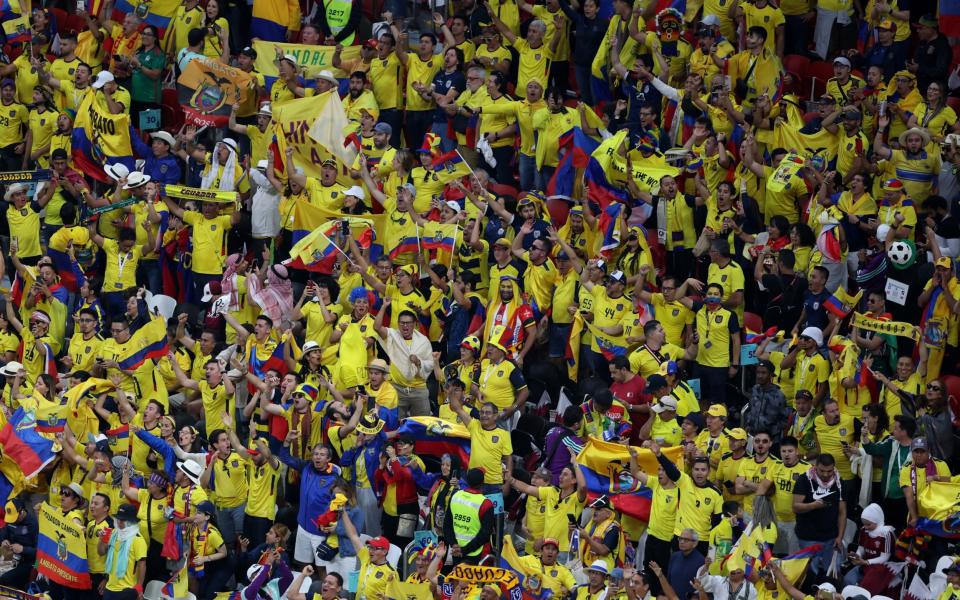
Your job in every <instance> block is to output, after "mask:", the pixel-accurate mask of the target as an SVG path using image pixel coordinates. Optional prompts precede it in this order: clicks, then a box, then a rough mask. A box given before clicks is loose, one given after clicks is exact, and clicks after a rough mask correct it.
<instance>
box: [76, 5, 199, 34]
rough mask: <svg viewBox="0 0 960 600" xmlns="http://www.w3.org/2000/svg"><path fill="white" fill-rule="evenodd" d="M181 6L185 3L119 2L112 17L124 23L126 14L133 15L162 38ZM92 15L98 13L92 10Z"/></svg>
mask: <svg viewBox="0 0 960 600" xmlns="http://www.w3.org/2000/svg"><path fill="white" fill-rule="evenodd" d="M181 4H183V2H181V1H180V0H150V2H143V1H142V0H117V2H116V4H114V6H113V14H112V15H111V17H112V18H113V20H114V21H116V22H117V23H122V22H123V16H124V14H128V13H133V14H135V15H137V16H138V17H140V20H141V21H143V22H144V23H146V24H148V25H153V26H154V27H156V28H158V29H159V30H160V35H161V37H162V36H163V34H164V31H165V30H166V29H167V27H170V20H171V19H173V17H175V16H176V14H177V9H178V8H180V5H181ZM118 13H119V14H118ZM90 14H96V13H94V12H93V11H92V10H91V11H90Z"/></svg>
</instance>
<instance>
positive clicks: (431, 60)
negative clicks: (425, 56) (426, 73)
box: [427, 58, 433, 67]
mask: <svg viewBox="0 0 960 600" xmlns="http://www.w3.org/2000/svg"><path fill="white" fill-rule="evenodd" d="M427 66H428V67H432V66H433V59H432V58H431V59H430V60H428V61H427Z"/></svg>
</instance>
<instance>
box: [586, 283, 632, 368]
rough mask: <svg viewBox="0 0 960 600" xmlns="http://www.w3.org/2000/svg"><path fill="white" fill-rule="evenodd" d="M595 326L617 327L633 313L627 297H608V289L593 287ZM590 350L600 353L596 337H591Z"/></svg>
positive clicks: (598, 286)
mask: <svg viewBox="0 0 960 600" xmlns="http://www.w3.org/2000/svg"><path fill="white" fill-rule="evenodd" d="M592 295H593V324H594V325H595V326H597V327H615V326H617V325H620V324H621V323H622V322H623V319H624V318H625V317H626V316H628V315H630V314H631V313H632V312H633V304H632V303H631V302H630V299H629V298H627V297H625V296H620V297H619V298H611V297H609V296H607V289H606V288H605V287H603V286H600V285H595V286H593V294H592ZM590 350H592V351H593V352H597V353H600V346H599V345H597V338H596V336H591V340H590Z"/></svg>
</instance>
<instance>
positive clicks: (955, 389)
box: [943, 375, 960, 398]
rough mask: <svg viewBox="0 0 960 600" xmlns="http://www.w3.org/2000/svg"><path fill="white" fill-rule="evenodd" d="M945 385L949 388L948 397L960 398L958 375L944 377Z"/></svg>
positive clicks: (959, 379)
mask: <svg viewBox="0 0 960 600" xmlns="http://www.w3.org/2000/svg"><path fill="white" fill-rule="evenodd" d="M943 383H944V385H946V386H947V395H948V396H953V397H954V398H960V377H958V376H956V375H943Z"/></svg>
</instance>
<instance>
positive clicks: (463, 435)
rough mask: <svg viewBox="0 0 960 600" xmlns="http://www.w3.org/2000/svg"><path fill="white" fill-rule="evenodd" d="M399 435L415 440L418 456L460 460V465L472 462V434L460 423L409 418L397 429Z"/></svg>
mask: <svg viewBox="0 0 960 600" xmlns="http://www.w3.org/2000/svg"><path fill="white" fill-rule="evenodd" d="M397 434H398V435H409V436H410V437H412V438H413V439H414V442H415V451H416V453H417V454H427V455H430V456H442V455H444V454H450V455H452V456H457V457H459V458H460V464H463V465H466V464H468V463H469V462H470V432H469V431H468V430H467V428H466V427H464V426H463V425H461V424H459V423H451V422H450V421H447V420H445V419H441V418H439V417H407V418H406V419H404V420H403V422H402V423H400V428H399V429H397Z"/></svg>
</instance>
